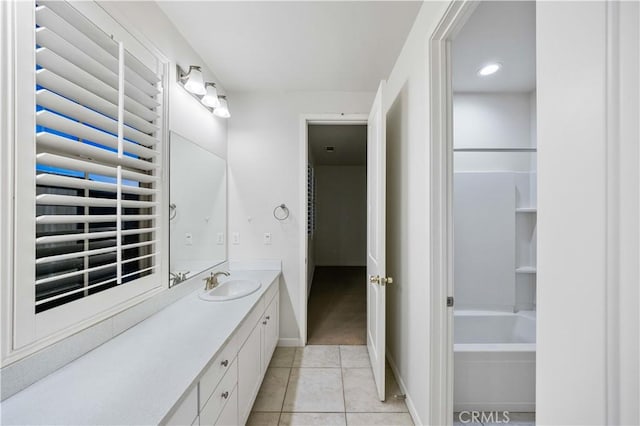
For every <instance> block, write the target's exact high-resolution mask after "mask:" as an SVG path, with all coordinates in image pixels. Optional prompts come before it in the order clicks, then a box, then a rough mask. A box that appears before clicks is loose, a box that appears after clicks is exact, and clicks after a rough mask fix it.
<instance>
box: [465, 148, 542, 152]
mask: <svg viewBox="0 0 640 426" xmlns="http://www.w3.org/2000/svg"><path fill="white" fill-rule="evenodd" d="M453 152H537V149H536V148H454V149H453Z"/></svg>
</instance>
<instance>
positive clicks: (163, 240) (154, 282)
mask: <svg viewBox="0 0 640 426" xmlns="http://www.w3.org/2000/svg"><path fill="white" fill-rule="evenodd" d="M3 3H6V4H5V5H3V6H1V7H2V10H1V11H0V19H1V20H0V22H2V23H3V25H2V26H3V27H4V28H5V29H4V30H2V32H1V33H0V35H1V36H2V37H3V38H4V37H5V36H8V37H7V38H5V40H7V42H6V43H4V44H3V46H2V49H3V50H6V51H7V52H4V51H3V52H2V53H3V57H4V58H7V61H5V62H3V63H2V71H3V75H4V72H5V71H7V74H6V75H7V76H8V77H9V78H7V79H4V81H3V82H2V84H3V85H4V84H6V87H4V86H0V87H1V88H3V89H6V92H8V95H9V96H7V100H6V102H5V103H4V104H3V105H2V106H3V108H2V109H3V112H1V113H0V115H1V116H2V117H1V119H2V122H3V123H11V124H12V125H13V126H7V131H6V133H4V134H3V138H4V137H6V139H5V140H6V143H5V144H3V145H8V146H7V147H3V150H2V151H0V153H2V155H3V157H2V162H1V163H0V164H1V166H2V168H3V169H5V170H6V171H7V173H2V174H1V176H2V178H3V182H2V188H3V189H4V188H7V187H8V188H10V190H9V191H8V192H9V194H7V195H3V196H2V199H1V201H2V208H1V209H0V210H1V212H0V225H1V228H0V237H1V238H2V246H0V255H1V256H2V264H0V266H2V270H3V272H2V276H1V278H2V298H3V306H2V308H3V316H2V323H3V327H2V347H3V350H2V361H3V364H6V363H11V362H14V361H15V360H17V359H20V358H23V357H25V356H27V355H29V354H31V353H34V352H37V351H38V350H40V349H42V348H44V347H46V346H48V345H50V344H52V343H54V342H57V341H59V340H62V339H64V338H66V337H68V336H70V335H72V334H75V333H77V332H79V331H81V330H83V329H86V328H88V327H91V326H92V325H95V324H97V323H99V322H101V321H104V320H105V319H108V318H110V317H112V316H113V315H115V314H117V313H119V312H122V311H124V310H126V309H128V308H130V307H132V306H134V305H136V304H138V303H140V302H142V301H144V300H146V299H148V298H150V297H153V296H154V295H156V294H158V293H160V292H163V291H166V290H167V289H168V235H167V232H168V226H167V225H166V224H167V223H168V222H167V221H168V209H165V208H164V206H165V205H166V200H167V199H168V180H167V178H166V177H167V176H168V173H167V172H168V135H169V129H168V118H169V114H168V106H169V87H170V85H169V82H170V69H171V67H170V63H169V60H168V59H167V58H166V57H165V56H164V55H162V54H161V53H160V52H159V51H158V50H157V49H156V48H154V47H153V46H152V44H151V43H149V42H148V41H147V40H145V39H143V38H141V37H140V36H139V35H136V34H133V33H132V32H131V31H129V30H128V29H127V28H125V27H124V26H123V24H122V23H119V22H117V21H116V20H115V19H114V18H113V17H111V15H109V14H108V13H107V12H106V11H105V10H104V9H102V8H101V7H100V6H99V5H98V4H97V3H95V2H73V1H68V2H67V3H69V4H70V5H71V6H73V7H74V8H75V9H76V10H77V11H79V12H80V13H81V14H83V15H84V16H85V17H87V18H88V19H89V20H90V21H92V22H93V23H94V24H96V25H97V26H98V27H99V28H101V29H102V30H103V31H105V32H106V33H108V34H112V35H113V38H114V39H115V40H117V41H122V42H123V43H124V45H125V48H126V49H127V50H129V51H130V52H131V53H132V54H134V55H135V56H136V57H138V58H142V59H141V60H142V61H143V63H145V64H146V65H147V66H149V67H150V68H151V69H155V70H156V72H160V73H162V77H161V90H160V97H161V99H160V103H161V105H160V106H159V107H158V113H159V119H158V122H157V124H158V127H159V129H160V131H159V134H158V139H159V141H160V142H159V144H158V151H159V153H160V157H161V159H160V161H159V164H160V167H161V169H160V172H159V176H160V181H159V183H158V190H159V193H158V198H157V201H158V207H157V209H158V211H157V214H158V216H159V217H158V219H157V221H158V222H157V228H158V231H156V232H157V238H156V239H157V241H158V243H157V245H156V249H155V250H156V253H157V256H156V262H157V268H156V269H155V270H154V272H153V273H151V274H150V275H147V276H145V277H142V278H139V279H137V280H135V281H131V282H129V283H126V284H125V285H122V286H116V287H114V288H111V289H108V290H104V291H101V292H99V293H96V294H92V295H91V296H90V297H84V298H81V299H78V300H75V301H73V302H70V303H67V304H64V305H61V306H58V307H55V308H52V309H49V310H46V311H44V312H40V313H38V314H36V313H35V259H36V252H35V249H36V244H35V238H36V222H35V218H36V204H35V195H36V183H35V176H36V173H35V163H36V162H35V128H36V122H35V113H36V100H35V88H36V81H35V69H36V66H35V45H36V41H35V28H36V27H35V25H36V24H35V1H33V2H20V1H10V2H3ZM4 24H10V25H4ZM5 53H8V54H5ZM150 58H151V60H152V61H153V63H155V66H150V62H151V60H150ZM3 91H4V90H3ZM5 107H6V108H5ZM24 141H27V143H26V144H25V143H24ZM25 145H26V146H25ZM5 165H6V166H8V167H7V168H5V167H4V166H5ZM7 181H8V182H7ZM3 194H6V191H3Z"/></svg>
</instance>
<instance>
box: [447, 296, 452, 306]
mask: <svg viewBox="0 0 640 426" xmlns="http://www.w3.org/2000/svg"><path fill="white" fill-rule="evenodd" d="M447 307H448V308H451V307H453V296H449V297H447Z"/></svg>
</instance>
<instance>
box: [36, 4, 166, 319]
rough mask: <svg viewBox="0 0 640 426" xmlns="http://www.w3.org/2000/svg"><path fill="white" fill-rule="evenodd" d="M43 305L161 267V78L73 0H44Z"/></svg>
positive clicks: (39, 30)
mask: <svg viewBox="0 0 640 426" xmlns="http://www.w3.org/2000/svg"><path fill="white" fill-rule="evenodd" d="M35 15H36V28H35V40H36V46H35V59H36V87H35V98H36V128H35V132H36V135H35V139H36V169H35V173H36V200H35V203H36V218H35V220H36V239H35V244H36V262H35V278H36V279H35V287H36V288H35V311H36V312H43V311H45V310H48V309H51V308H54V307H57V306H60V305H63V304H65V303H69V302H71V301H74V300H77V299H80V298H84V297H88V296H90V295H92V294H95V293H98V292H101V291H104V290H107V289H110V288H113V287H115V286H120V285H125V284H127V285H130V284H131V283H134V282H135V281H136V280H137V279H140V278H142V277H145V276H147V275H149V274H152V273H154V271H155V270H156V269H157V268H158V265H159V259H158V250H159V244H158V232H159V205H158V201H159V199H160V198H159V197H160V191H161V183H160V179H161V165H162V158H161V151H160V149H159V147H160V145H161V144H160V140H159V135H160V130H159V127H158V122H159V113H160V110H161V108H160V106H161V101H162V100H161V90H160V89H161V87H160V81H161V76H159V75H157V74H156V72H154V71H153V70H151V69H150V68H148V67H147V66H146V65H144V64H143V63H142V62H140V61H139V60H138V59H136V58H135V57H134V56H133V55H132V54H131V53H129V52H128V51H127V50H126V48H125V46H124V44H123V43H122V42H117V41H114V40H113V39H112V38H111V37H110V36H109V35H107V34H106V33H104V32H103V31H102V30H101V29H100V28H98V27H97V26H96V25H95V24H93V23H92V22H91V21H89V20H88V19H87V18H85V17H84V16H83V15H82V14H80V13H79V12H78V11H77V10H76V9H74V8H73V7H72V6H70V5H69V4H67V3H66V2H59V1H49V0H38V1H36V10H35Z"/></svg>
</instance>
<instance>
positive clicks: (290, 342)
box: [278, 337, 302, 347]
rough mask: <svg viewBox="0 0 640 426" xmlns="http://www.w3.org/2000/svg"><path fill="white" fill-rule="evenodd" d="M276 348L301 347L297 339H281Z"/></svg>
mask: <svg viewBox="0 0 640 426" xmlns="http://www.w3.org/2000/svg"><path fill="white" fill-rule="evenodd" d="M278 346H285V347H299V346H302V345H301V344H300V339H299V338H297V337H281V338H280V339H279V340H278Z"/></svg>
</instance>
